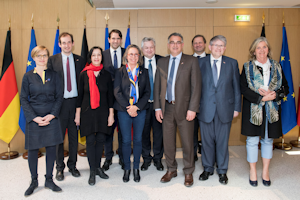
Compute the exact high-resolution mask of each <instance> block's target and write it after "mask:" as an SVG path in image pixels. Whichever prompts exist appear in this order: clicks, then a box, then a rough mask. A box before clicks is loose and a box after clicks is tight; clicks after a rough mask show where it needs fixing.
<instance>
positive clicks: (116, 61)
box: [114, 50, 118, 69]
mask: <svg viewBox="0 0 300 200" xmlns="http://www.w3.org/2000/svg"><path fill="white" fill-rule="evenodd" d="M114 68H115V69H118V58H117V50H115V55H114Z"/></svg>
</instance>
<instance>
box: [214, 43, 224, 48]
mask: <svg viewBox="0 0 300 200" xmlns="http://www.w3.org/2000/svg"><path fill="white" fill-rule="evenodd" d="M211 46H215V47H216V48H223V47H225V46H224V45H218V44H213V45H211Z"/></svg>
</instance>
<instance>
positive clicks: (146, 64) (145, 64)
mask: <svg viewBox="0 0 300 200" xmlns="http://www.w3.org/2000/svg"><path fill="white" fill-rule="evenodd" d="M149 60H151V65H152V72H153V83H154V80H155V73H156V59H155V55H154V56H153V57H152V58H151V59H149V58H147V57H146V56H144V66H145V69H148V67H149V63H150V62H149Z"/></svg>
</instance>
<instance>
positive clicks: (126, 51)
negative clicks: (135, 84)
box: [122, 44, 143, 66]
mask: <svg viewBox="0 0 300 200" xmlns="http://www.w3.org/2000/svg"><path fill="white" fill-rule="evenodd" d="M131 48H136V49H137V50H138V52H139V60H138V64H139V66H141V65H143V57H142V52H141V50H140V48H139V47H138V46H137V45H135V44H131V45H129V46H128V47H127V48H126V50H125V53H124V55H123V59H122V63H123V65H126V64H127V63H128V60H127V54H128V51H129V49H131Z"/></svg>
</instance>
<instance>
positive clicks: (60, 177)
mask: <svg viewBox="0 0 300 200" xmlns="http://www.w3.org/2000/svg"><path fill="white" fill-rule="evenodd" d="M55 178H56V180H58V181H62V180H64V178H65V176H64V171H63V170H62V171H60V170H57V171H56V176H55Z"/></svg>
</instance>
